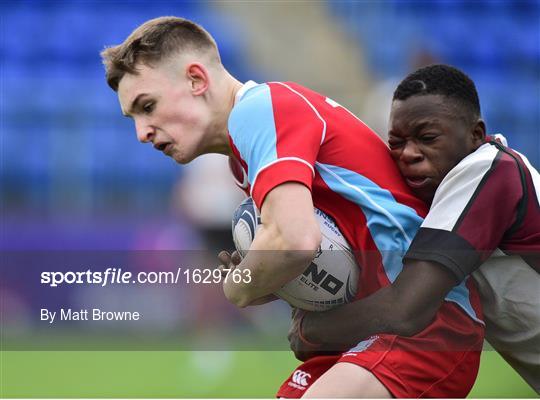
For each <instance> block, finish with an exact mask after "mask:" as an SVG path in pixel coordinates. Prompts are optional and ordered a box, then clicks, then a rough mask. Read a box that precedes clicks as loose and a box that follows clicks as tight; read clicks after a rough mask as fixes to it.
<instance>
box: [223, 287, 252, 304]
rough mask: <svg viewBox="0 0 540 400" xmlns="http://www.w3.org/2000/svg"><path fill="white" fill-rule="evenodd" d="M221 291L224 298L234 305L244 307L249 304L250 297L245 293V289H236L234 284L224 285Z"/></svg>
mask: <svg viewBox="0 0 540 400" xmlns="http://www.w3.org/2000/svg"><path fill="white" fill-rule="evenodd" d="M223 293H224V294H225V298H226V299H227V300H228V301H229V302H230V303H232V304H234V305H235V306H237V307H239V308H244V307H247V306H249V304H250V303H251V301H252V299H251V298H250V297H249V296H248V295H247V294H246V293H245V291H241V290H238V289H237V288H236V287H235V286H232V285H224V286H223Z"/></svg>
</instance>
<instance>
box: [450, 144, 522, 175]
mask: <svg viewBox="0 0 540 400" xmlns="http://www.w3.org/2000/svg"><path fill="white" fill-rule="evenodd" d="M515 154H516V152H514V151H513V150H512V149H511V148H509V147H507V146H505V144H503V143H501V142H499V141H497V140H493V139H491V138H489V139H488V140H487V141H486V142H485V143H484V144H482V145H481V146H480V147H479V148H478V149H476V150H475V151H474V152H472V153H471V154H469V155H468V156H467V157H465V158H464V159H463V160H461V161H460V162H459V163H458V164H457V165H456V166H455V167H454V169H453V170H452V171H451V172H452V173H454V174H455V173H464V172H468V173H470V174H476V173H481V172H484V173H485V172H486V169H491V168H492V167H495V166H497V168H500V169H505V170H517V169H518V160H517V158H516V157H515Z"/></svg>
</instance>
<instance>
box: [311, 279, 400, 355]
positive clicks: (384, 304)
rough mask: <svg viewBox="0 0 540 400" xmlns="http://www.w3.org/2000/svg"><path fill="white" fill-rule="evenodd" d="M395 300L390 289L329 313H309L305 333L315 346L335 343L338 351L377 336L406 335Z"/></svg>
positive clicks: (381, 290) (384, 289)
mask: <svg viewBox="0 0 540 400" xmlns="http://www.w3.org/2000/svg"><path fill="white" fill-rule="evenodd" d="M393 297H394V296H393V293H392V290H391V288H390V287H388V288H383V289H380V290H379V291H377V293H376V295H372V296H371V297H368V298H365V299H362V300H359V301H355V302H353V303H349V304H345V305H343V306H341V307H337V308H335V309H332V310H329V311H325V312H313V313H308V314H307V315H306V316H305V317H304V320H303V323H302V334H303V336H304V337H305V338H306V339H307V340H308V341H310V342H313V343H324V344H330V345H332V344H335V345H336V350H337V349H339V348H340V347H341V346H354V345H355V344H357V343H359V342H360V341H362V340H363V339H365V338H367V337H369V336H371V335H374V334H377V333H393V334H403V333H404V331H405V330H406V329H407V327H405V326H403V324H402V321H401V320H402V319H403V318H402V316H401V315H398V314H399V313H397V312H396V310H395V307H396V305H395V303H396V299H394V298H393ZM392 305H393V306H392Z"/></svg>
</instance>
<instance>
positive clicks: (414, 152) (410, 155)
mask: <svg viewBox="0 0 540 400" xmlns="http://www.w3.org/2000/svg"><path fill="white" fill-rule="evenodd" d="M399 158H400V160H401V161H402V162H404V163H406V164H412V163H416V162H420V161H422V160H423V159H424V155H423V154H422V151H421V150H420V149H419V148H418V146H417V145H416V143H414V142H412V141H407V143H405V145H404V147H403V150H402V151H401V154H400V157H399Z"/></svg>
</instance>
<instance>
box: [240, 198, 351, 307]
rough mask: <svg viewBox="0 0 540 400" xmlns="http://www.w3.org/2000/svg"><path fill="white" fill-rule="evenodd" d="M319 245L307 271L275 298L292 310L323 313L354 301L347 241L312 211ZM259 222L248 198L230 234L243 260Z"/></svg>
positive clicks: (318, 212)
mask: <svg viewBox="0 0 540 400" xmlns="http://www.w3.org/2000/svg"><path fill="white" fill-rule="evenodd" d="M315 217H316V218H317V221H318V222H319V225H320V228H321V233H322V241H321V245H320V247H319V250H318V251H317V255H316V256H315V258H314V259H313V261H312V262H311V264H310V265H309V266H308V267H307V269H306V270H305V271H304V272H303V273H302V274H301V275H299V276H298V277H296V278H295V279H293V280H292V281H290V282H288V283H286V284H285V285H284V286H283V287H282V288H281V289H279V290H278V291H277V292H276V293H275V295H277V296H278V297H280V298H282V299H283V300H285V301H286V302H288V303H289V304H290V305H292V306H293V307H297V308H301V309H303V310H307V311H324V310H329V309H330V308H333V307H336V306H339V305H341V304H345V303H348V302H350V301H352V300H354V298H355V296H356V293H357V289H358V275H359V273H360V270H359V268H358V265H357V264H356V261H355V259H354V255H353V253H352V251H351V248H350V246H349V244H348V243H347V240H346V239H345V238H344V237H343V235H342V234H341V232H340V231H339V229H338V227H337V226H336V224H335V223H334V221H333V220H332V218H330V217H329V216H328V215H326V214H325V213H324V212H322V211H321V210H319V209H317V208H315ZM260 224H261V219H260V215H259V211H258V210H257V207H256V206H255V204H254V203H253V200H252V199H251V198H250V197H249V198H247V199H246V200H244V201H243V202H242V203H241V204H240V205H239V206H238V208H237V209H236V211H235V212H234V216H233V220H232V234H233V241H234V245H235V247H236V250H237V251H238V252H239V253H240V255H241V256H242V257H244V256H245V255H246V253H247V251H248V250H249V248H250V246H251V242H252V241H253V239H254V237H255V233H256V231H257V228H258V227H259V225H260Z"/></svg>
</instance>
